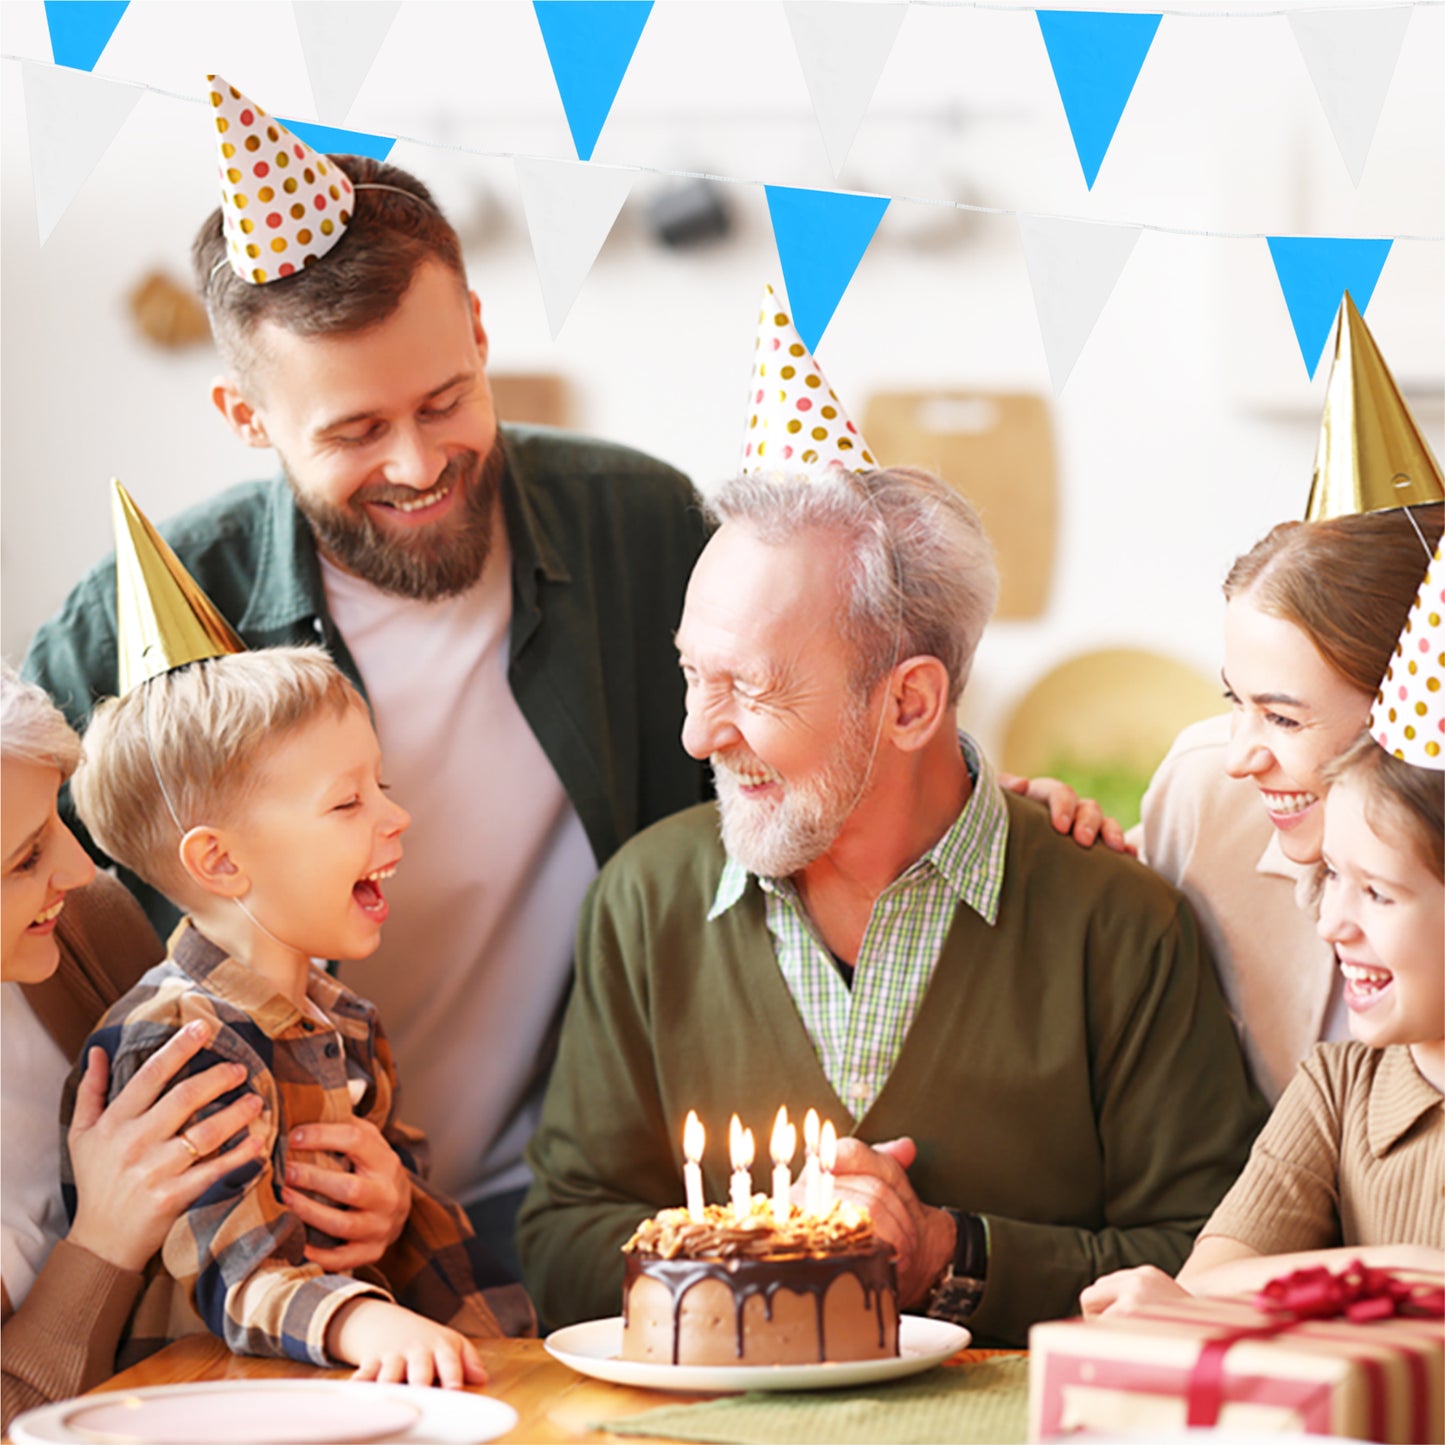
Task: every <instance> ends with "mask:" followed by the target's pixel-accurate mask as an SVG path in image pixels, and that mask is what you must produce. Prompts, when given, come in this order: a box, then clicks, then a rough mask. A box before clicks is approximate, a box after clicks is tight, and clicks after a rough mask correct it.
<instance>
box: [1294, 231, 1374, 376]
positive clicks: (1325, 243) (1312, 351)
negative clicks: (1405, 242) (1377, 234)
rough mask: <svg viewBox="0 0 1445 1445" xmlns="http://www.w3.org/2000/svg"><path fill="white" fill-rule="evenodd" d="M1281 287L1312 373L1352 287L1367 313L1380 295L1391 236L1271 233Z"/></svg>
mask: <svg viewBox="0 0 1445 1445" xmlns="http://www.w3.org/2000/svg"><path fill="white" fill-rule="evenodd" d="M1268 239H1269V254H1270V256H1271V257H1272V258H1273V259H1274V271H1275V275H1276V276H1278V277H1279V289H1280V290H1281V291H1283V292H1284V304H1285V305H1286V306H1288V307H1289V319H1290V320H1291V321H1292V322H1293V323H1294V334H1295V340H1296V341H1298V342H1299V349H1300V355H1301V356H1302V357H1304V363H1305V366H1306V368H1307V369H1308V370H1309V374H1310V375H1311V376H1313V375H1314V374H1315V372H1316V371H1317V370H1318V369H1319V364H1320V357H1321V356H1323V355H1324V351H1325V342H1327V341H1328V340H1329V339H1330V326H1331V325H1332V324H1333V322H1334V319H1335V313H1336V312H1337V311H1338V310H1339V309H1340V302H1341V301H1342V300H1343V299H1344V295H1345V292H1346V291H1348V292H1349V293H1350V295H1351V296H1352V297H1353V298H1354V301H1355V306H1356V308H1357V309H1358V310H1359V312H1360V314H1361V315H1362V316H1363V315H1364V314H1365V308H1366V307H1367V306H1368V305H1369V304H1370V297H1371V296H1373V295H1374V294H1375V282H1376V281H1378V280H1379V279H1380V271H1381V268H1382V267H1383V266H1384V264H1385V257H1386V256H1388V255H1389V254H1390V247H1391V246H1392V245H1394V242H1393V241H1392V240H1383V241H1381V240H1374V239H1368V240H1354V239H1350V238H1344V237H1339V236H1270V237H1269V238H1268Z"/></svg>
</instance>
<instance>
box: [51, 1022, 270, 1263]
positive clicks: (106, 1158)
mask: <svg viewBox="0 0 1445 1445" xmlns="http://www.w3.org/2000/svg"><path fill="white" fill-rule="evenodd" d="M213 1032H214V1029H213V1027H212V1026H209V1025H207V1024H206V1023H204V1022H202V1021H200V1020H196V1021H193V1022H191V1023H189V1024H187V1025H186V1026H185V1027H184V1028H183V1029H181V1030H180V1031H179V1032H177V1033H176V1034H175V1035H174V1036H173V1037H172V1038H170V1039H168V1040H167V1041H166V1043H165V1045H164V1046H163V1047H161V1048H159V1049H157V1050H156V1052H155V1053H154V1054H152V1055H151V1057H150V1058H149V1059H147V1060H146V1061H145V1063H144V1064H143V1065H141V1067H140V1068H139V1069H138V1070H137V1071H136V1073H135V1076H134V1077H133V1078H132V1079H131V1080H130V1082H129V1083H127V1084H126V1086H125V1088H124V1089H122V1090H121V1091H120V1093H119V1094H118V1095H117V1096H116V1097H115V1098H114V1099H113V1100H112V1101H111V1102H110V1104H109V1105H107V1104H106V1102H105V1099H106V1092H107V1086H108V1080H109V1068H110V1066H109V1061H108V1059H107V1058H106V1054H105V1050H104V1049H100V1048H92V1049H91V1050H90V1053H89V1056H88V1058H87V1059H86V1067H85V1074H84V1076H83V1078H82V1079H81V1082H80V1088H79V1091H78V1092H77V1094H76V1099H75V1113H74V1116H73V1118H72V1120H71V1125H70V1133H69V1145H70V1159H71V1168H72V1171H73V1173H74V1176H75V1191H76V1212H75V1223H74V1224H73V1225H72V1226H71V1230H70V1235H69V1239H70V1241H71V1243H72V1244H78V1245H80V1246H81V1247H82V1248H83V1249H88V1250H89V1251H90V1252H91V1253H92V1254H95V1255H98V1256H99V1257H100V1258H101V1259H104V1260H107V1261H109V1262H110V1263H111V1264H113V1265H115V1266H117V1267H118V1268H120V1269H128V1270H140V1269H143V1268H144V1267H145V1265H146V1262H147V1261H148V1260H149V1259H150V1257H151V1256H152V1255H153V1254H155V1252H156V1251H157V1250H158V1249H159V1248H160V1247H161V1245H162V1243H164V1241H165V1237H166V1235H167V1233H168V1232H169V1231H170V1228H171V1226H172V1225H173V1224H174V1223H175V1221H176V1219H177V1218H178V1217H179V1216H180V1215H181V1214H182V1213H183V1212H184V1211H185V1210H186V1209H187V1208H189V1206H190V1205H191V1204H193V1203H194V1202H195V1201H196V1200H197V1199H199V1198H200V1197H201V1195H202V1194H204V1193H205V1192H206V1190H207V1189H209V1188H210V1187H211V1186H212V1185H213V1184H215V1183H216V1182H217V1181H218V1180H220V1179H222V1178H224V1177H225V1175H227V1174H228V1173H230V1171H231V1170H233V1169H235V1168H238V1167H239V1166H240V1165H242V1164H246V1163H249V1162H250V1161H252V1160H255V1159H259V1158H260V1157H261V1155H262V1153H263V1152H264V1149H265V1143H264V1140H262V1139H260V1138H258V1137H256V1136H254V1135H252V1134H251V1133H250V1132H249V1131H248V1125H250V1123H251V1122H252V1121H253V1120H254V1119H255V1118H256V1117H257V1116H258V1115H259V1114H260V1112H261V1098H260V1096H259V1095H257V1094H255V1093H250V1092H248V1093H245V1094H242V1095H241V1096H240V1097H239V1098H237V1099H233V1100H232V1101H231V1102H230V1103H229V1104H227V1105H226V1106H225V1107H224V1108H223V1109H219V1110H218V1111H217V1112H215V1113H214V1114H211V1115H209V1116H208V1117H207V1118H205V1119H202V1120H199V1121H198V1122H196V1123H194V1124H190V1123H188V1121H189V1120H190V1119H191V1118H192V1117H193V1116H194V1115H195V1114H196V1112H197V1111H198V1110H200V1109H203V1108H205V1107H206V1105H208V1104H212V1103H214V1102H215V1101H216V1100H217V1099H219V1098H220V1097H221V1095H223V1094H225V1093H227V1092H229V1091H231V1090H234V1089H236V1088H238V1087H239V1086H240V1085H241V1084H243V1083H244V1082H245V1079H246V1070H245V1069H244V1067H243V1066H242V1065H240V1064H233V1063H220V1064H213V1065H212V1066H211V1067H210V1068H209V1069H206V1070H204V1071H202V1072H201V1073H198V1074H196V1075H194V1076H193V1077H191V1078H188V1079H183V1080H182V1081H181V1082H180V1083H179V1084H176V1086H175V1087H174V1088H171V1089H169V1090H168V1089H167V1086H168V1085H169V1084H170V1083H171V1082H172V1080H174V1079H175V1077H176V1075H177V1074H179V1073H180V1072H181V1070H182V1069H184V1068H185V1066H186V1065H187V1064H188V1063H189V1062H190V1061H191V1060H192V1059H193V1058H194V1057H195V1056H196V1054H198V1053H199V1052H200V1051H201V1049H202V1048H204V1047H205V1046H206V1044H208V1043H209V1042H210V1040H211V1037H212V1036H213ZM236 1134H242V1135H243V1137H242V1138H241V1139H239V1140H238V1141H237V1142H236V1143H235V1144H233V1145H231V1147H230V1148H228V1149H225V1150H224V1151H223V1152H220V1153H218V1152H217V1151H218V1150H220V1149H221V1146H222V1145H223V1144H225V1142H226V1141H227V1140H228V1139H230V1138H232V1137H233V1136H234V1135H236Z"/></svg>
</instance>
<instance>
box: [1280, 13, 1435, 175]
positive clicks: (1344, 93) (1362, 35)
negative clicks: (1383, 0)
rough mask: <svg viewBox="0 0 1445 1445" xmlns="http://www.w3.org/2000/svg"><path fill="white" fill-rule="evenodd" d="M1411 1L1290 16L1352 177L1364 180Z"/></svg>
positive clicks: (1326, 115) (1306, 63) (1291, 25)
mask: <svg viewBox="0 0 1445 1445" xmlns="http://www.w3.org/2000/svg"><path fill="white" fill-rule="evenodd" d="M1410 13H1411V11H1410V7H1409V6H1408V5H1400V6H1393V7H1388V8H1385V7H1382V8H1380V9H1374V10H1313V11H1305V10H1302V11H1300V12H1298V13H1297V14H1292V15H1291V16H1290V17H1289V23H1290V28H1291V29H1292V30H1293V31H1294V38H1295V42H1296V43H1297V44H1298V45H1299V48H1300V54H1301V55H1302V56H1304V62H1305V65H1306V67H1307V68H1308V70H1309V73H1310V79H1311V80H1313V81H1314V83H1315V89H1316V90H1317V91H1318V92H1319V97H1320V105H1321V106H1322V107H1323V109H1324V112H1325V118H1326V119H1327V120H1328V121H1329V123H1330V129H1331V130H1332V131H1333V132H1334V134H1335V144H1336V145H1337V146H1339V148H1340V154H1341V155H1342V156H1343V157H1344V159H1345V167H1346V169H1347V170H1348V171H1349V173H1350V180H1351V181H1352V182H1354V184H1355V185H1359V184H1360V177H1361V176H1362V175H1364V173H1365V158H1366V157H1367V156H1368V155H1369V154H1370V143H1371V141H1373V140H1374V138H1375V126H1376V125H1377V124H1379V120H1380V111H1381V110H1383V109H1384V105H1385V97H1386V96H1387V95H1388V94H1389V93H1390V82H1391V81H1392V80H1393V79H1394V77H1395V63H1396V61H1398V60H1399V58H1400V47H1401V45H1403V44H1404V41H1405V27H1406V26H1407V25H1409V23H1410Z"/></svg>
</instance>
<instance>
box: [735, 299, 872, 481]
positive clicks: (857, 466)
mask: <svg viewBox="0 0 1445 1445" xmlns="http://www.w3.org/2000/svg"><path fill="white" fill-rule="evenodd" d="M877 465H878V463H877V462H876V461H875V460H874V459H873V453H872V452H870V451H869V450H868V444H867V443H866V442H865V441H864V440H863V438H862V436H861V435H859V432H858V428H857V427H855V426H854V425H853V423H852V422H851V421H850V420H849V419H848V413H847V412H845V411H844V410H843V404H842V402H840V401H839V400H838V394H837V392H835V391H834V390H833V388H832V387H831V386H829V385H828V379H827V377H825V376H824V375H823V373H822V370H821V369H820V368H819V366H818V363H817V362H816V361H814V360H813V358H812V356H811V355H809V353H808V348H807V347H806V346H804V345H803V341H802V338H801V337H800V336H799V335H798V333H797V330H796V328H795V327H794V326H793V319H792V317H791V316H789V315H788V313H787V311H786V310H785V309H784V307H783V305H782V303H781V302H780V301H779V300H778V297H777V295H776V293H775V292H774V291H773V288H772V287H771V286H764V287H763V306H762V310H761V312H759V314H758V339H757V346H756V355H755V357H754V359H753V374H752V377H751V379H750V380H749V382H748V420H747V425H746V427H745V428H744V430H743V446H742V456H741V457H740V458H739V460H738V471H739V473H740V474H741V475H743V476H748V475H751V474H753V473H757V472H794V473H797V472H803V473H807V472H818V471H822V470H824V469H825V468H827V467H846V468H847V469H848V470H849V471H850V472H863V471H869V470H870V469H872V468H874V467H876V466H877Z"/></svg>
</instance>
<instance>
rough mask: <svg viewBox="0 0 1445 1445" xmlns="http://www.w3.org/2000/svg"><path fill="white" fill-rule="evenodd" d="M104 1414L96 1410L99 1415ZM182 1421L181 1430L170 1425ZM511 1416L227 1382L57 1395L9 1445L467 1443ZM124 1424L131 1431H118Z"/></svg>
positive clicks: (414, 1397)
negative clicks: (59, 1397) (79, 1395)
mask: <svg viewBox="0 0 1445 1445" xmlns="http://www.w3.org/2000/svg"><path fill="white" fill-rule="evenodd" d="M102 1411H103V1412H104V1413H101V1412H102ZM177 1421H180V1422H181V1425H180V1428H176V1422H177ZM516 1423H517V1412H516V1411H515V1410H514V1409H512V1407H511V1406H510V1405H506V1404H503V1403H502V1401H500V1400H494V1399H492V1398H491V1397H490V1396H487V1395H475V1394H471V1393H470V1392H468V1391H465V1390H433V1389H427V1388H423V1387H422V1386H420V1385H375V1384H363V1383H361V1382H352V1381H349V1380H327V1379H315V1380H232V1381H229V1382H227V1381H218V1382H216V1383H215V1384H206V1385H155V1386H152V1387H151V1388H149V1389H145V1390H128V1391H117V1392H115V1393H112V1394H106V1395H88V1396H86V1397H84V1398H83V1399H73V1400H61V1401H58V1402H57V1403H56V1404H54V1405H44V1406H42V1407H41V1408H40V1409H38V1410H31V1411H30V1412H29V1413H27V1414H24V1415H20V1416H18V1417H17V1418H16V1419H15V1420H13V1421H12V1422H11V1425H10V1439H11V1440H12V1442H13V1445H119V1442H122V1441H126V1440H129V1441H135V1442H140V1441H146V1442H152V1441H155V1440H157V1439H164V1440H165V1441H166V1442H167V1445H178V1442H181V1441H184V1442H185V1445H224V1442H240V1441H244V1442H245V1445H280V1442H285V1445H295V1442H300V1441H304V1442H308V1445H351V1442H354V1441H367V1442H372V1441H377V1440H388V1441H405V1442H406V1445H472V1442H479V1441H484V1440H495V1439H496V1438H497V1436H498V1435H505V1434H506V1433H507V1431H508V1430H510V1429H511V1428H512V1427H513V1426H514V1425H515V1424H516ZM127 1425H129V1426H130V1428H131V1433H130V1434H129V1435H127V1434H126V1433H125V1429H126V1426H127Z"/></svg>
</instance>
